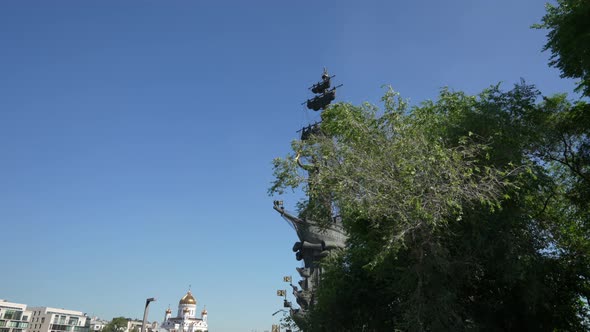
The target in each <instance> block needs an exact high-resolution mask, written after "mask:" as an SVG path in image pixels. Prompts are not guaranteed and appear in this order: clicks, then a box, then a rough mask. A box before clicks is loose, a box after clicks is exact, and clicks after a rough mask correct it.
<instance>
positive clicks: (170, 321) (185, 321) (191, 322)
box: [162, 290, 208, 332]
mask: <svg viewBox="0 0 590 332" xmlns="http://www.w3.org/2000/svg"><path fill="white" fill-rule="evenodd" d="M162 328H163V329H166V330H168V331H169V332H207V331H208V328H207V310H206V309H204V308H203V311H201V317H200V318H197V300H196V299H195V297H194V296H193V293H191V291H190V290H189V291H188V292H187V293H186V295H184V296H183V297H182V299H180V301H179V302H178V315H177V316H176V317H172V310H171V309H170V308H168V309H166V315H165V316H164V322H163V323H162Z"/></svg>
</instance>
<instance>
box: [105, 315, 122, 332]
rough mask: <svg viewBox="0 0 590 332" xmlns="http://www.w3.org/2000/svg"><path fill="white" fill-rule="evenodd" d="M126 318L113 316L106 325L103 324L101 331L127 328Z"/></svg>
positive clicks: (120, 330) (116, 330) (109, 331)
mask: <svg viewBox="0 0 590 332" xmlns="http://www.w3.org/2000/svg"><path fill="white" fill-rule="evenodd" d="M127 322H128V320H127V318H125V317H115V318H113V319H112V320H111V321H110V322H109V323H108V324H107V325H105V326H104V328H103V329H102V332H122V331H125V330H126V329H127Z"/></svg>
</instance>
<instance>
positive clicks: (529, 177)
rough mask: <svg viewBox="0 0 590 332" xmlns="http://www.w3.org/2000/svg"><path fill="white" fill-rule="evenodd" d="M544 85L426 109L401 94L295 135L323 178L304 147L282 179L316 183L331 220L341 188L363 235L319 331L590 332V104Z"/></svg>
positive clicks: (336, 273)
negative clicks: (317, 131) (545, 92)
mask: <svg viewBox="0 0 590 332" xmlns="http://www.w3.org/2000/svg"><path fill="white" fill-rule="evenodd" d="M539 95H540V94H539V92H538V91H537V90H536V89H534V87H532V86H529V85H526V84H524V82H523V83H521V84H519V85H517V86H515V88H514V89H512V90H510V91H506V92H505V91H501V90H500V88H499V87H498V86H495V87H491V88H490V89H487V90H485V91H483V92H482V93H481V94H479V95H477V96H469V95H466V94H464V93H462V92H452V91H450V90H448V89H444V90H442V91H441V94H440V96H439V98H438V100H437V101H428V102H425V103H423V104H422V105H420V106H417V107H413V108H410V107H409V106H408V105H407V104H406V103H405V102H404V101H403V100H402V99H401V98H399V96H398V95H397V94H395V93H393V92H391V91H390V92H388V93H387V94H386V95H385V97H384V104H385V109H384V111H383V112H380V111H379V110H378V109H377V108H376V107H374V106H371V105H362V106H359V107H357V106H353V105H349V104H338V105H334V106H333V107H331V108H329V109H328V110H326V111H324V113H323V115H322V120H323V121H322V124H321V129H322V134H321V135H317V136H315V137H313V138H312V139H311V140H307V141H304V142H301V141H295V142H294V143H293V148H294V155H297V156H298V157H299V159H303V160H304V161H307V162H308V163H309V166H308V168H309V167H313V169H314V176H312V177H306V176H305V175H306V174H305V172H300V171H298V169H297V162H296V160H295V159H296V158H295V157H294V155H291V156H288V157H287V158H284V159H277V160H275V176H276V181H275V182H274V183H273V187H272V188H271V191H272V192H277V193H280V192H281V191H282V190H284V189H286V188H292V187H301V188H302V189H303V190H304V192H305V193H306V194H307V196H308V198H309V199H308V200H307V201H306V202H303V203H302V204H300V211H301V213H304V214H306V215H307V216H308V217H309V216H310V215H311V216H313V217H315V218H316V219H317V218H326V215H327V214H328V213H326V211H325V210H326V209H329V208H328V207H323V208H322V207H320V208H318V207H317V206H311V208H310V205H313V203H312V204H310V202H314V197H316V198H317V197H330V199H331V200H332V201H333V203H334V205H335V206H336V209H337V210H338V213H339V214H340V215H341V217H342V219H343V222H344V225H345V227H346V230H347V232H348V234H349V237H350V238H349V241H348V243H347V248H346V250H344V251H343V252H341V253H340V254H338V255H334V256H332V257H329V258H327V259H326V260H325V261H324V262H323V264H324V267H325V273H324V274H323V279H322V287H321V288H320V290H319V294H318V301H317V304H316V306H315V307H314V309H313V310H312V312H311V314H310V316H309V320H308V322H307V323H308V325H307V326H303V330H304V331H334V330H338V331H356V330H363V331H393V330H395V329H400V330H404V331H438V330H453V331H462V330H486V331H496V330H497V331H511V330H512V331H516V330H519V331H520V330H530V331H533V330H534V331H554V330H568V331H582V330H585V329H588V328H589V326H587V324H588V296H587V295H588V290H589V285H590V278H589V276H590V275H589V274H588V267H589V266H590V264H588V263H590V262H589V261H588V257H589V256H590V255H589V251H588V248H589V247H590V240H589V239H590V233H589V232H588V228H589V226H588V225H590V222H589V220H588V208H587V204H588V201H589V199H588V198H590V197H589V196H588V194H587V193H588V192H590V190H588V188H590V186H589V185H588V183H587V175H588V171H589V168H588V167H589V166H588V165H590V163H589V162H588V161H589V160H590V158H588V155H590V154H589V153H588V151H589V150H590V149H589V148H588V147H589V146H590V145H589V144H588V137H590V135H589V134H590V133H588V132H587V130H588V129H587V128H590V126H587V125H585V124H587V122H585V121H588V119H587V118H586V117H587V116H586V115H585V114H590V112H584V110H586V109H587V107H588V106H587V105H586V104H584V103H581V102H579V103H576V104H570V103H569V102H567V100H566V99H565V97H564V96H555V97H551V98H545V99H544V100H543V101H542V102H540V103H539V102H538V100H539ZM563 135H566V137H567V138H566V140H565V143H564V141H563ZM564 153H565V155H564ZM322 209H323V210H324V211H322ZM325 222H329V218H326V221H325Z"/></svg>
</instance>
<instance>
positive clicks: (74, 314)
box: [0, 307, 90, 332]
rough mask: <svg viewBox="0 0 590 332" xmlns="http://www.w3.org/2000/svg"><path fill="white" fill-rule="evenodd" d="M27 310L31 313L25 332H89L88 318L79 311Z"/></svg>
mask: <svg viewBox="0 0 590 332" xmlns="http://www.w3.org/2000/svg"><path fill="white" fill-rule="evenodd" d="M28 310H29V311H30V312H31V317H30V321H29V329H28V331H27V332H88V330H89V329H88V327H87V325H86V320H90V318H89V317H87V316H86V314H85V313H83V312H81V311H74V310H66V309H57V308H50V307H30V308H29V309H28ZM88 323H90V322H88ZM0 332H2V331H0Z"/></svg>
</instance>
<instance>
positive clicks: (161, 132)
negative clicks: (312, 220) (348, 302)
mask: <svg viewBox="0 0 590 332" xmlns="http://www.w3.org/2000/svg"><path fill="white" fill-rule="evenodd" d="M543 3H544V1H541V0H526V1H525V0H519V1H514V0H497V1H472V0H463V1H321V2H320V1H277V0H273V1H141V2H140V1H36V2H34V1H3V2H2V3H1V4H0V153H1V157H0V241H1V242H0V251H1V252H2V260H1V262H0V298H5V299H8V300H11V301H14V302H21V303H27V304H31V305H45V306H54V307H63V308H69V309H77V310H81V311H84V312H87V313H89V314H91V315H98V316H100V317H103V318H107V319H110V318H112V317H113V316H120V315H122V316H129V317H141V315H142V309H143V302H144V300H145V298H147V297H151V296H155V297H157V298H158V302H156V303H155V304H154V305H153V307H152V310H151V315H150V319H151V320H153V319H156V320H158V321H161V320H162V317H163V315H164V310H165V309H166V307H167V306H168V304H170V305H171V306H172V308H173V309H174V310H175V309H176V305H177V303H178V300H179V299H180V297H181V296H182V295H183V294H184V293H185V292H186V290H187V287H188V285H189V284H191V285H192V289H193V292H194V294H195V296H196V298H197V300H198V302H199V310H200V309H201V308H202V305H203V304H206V305H207V309H208V311H209V315H210V317H209V321H210V326H211V330H212V331H216V332H233V331H251V330H254V329H258V330H259V331H262V330H264V329H270V325H271V324H272V323H273V317H271V314H272V313H273V312H274V311H276V310H278V309H280V308H281V300H280V298H278V297H276V295H275V290H276V289H278V288H282V287H283V283H282V276H283V275H288V274H292V275H294V276H295V275H296V272H295V270H294V268H295V267H296V266H298V262H297V261H296V260H295V258H294V254H293V253H292V252H291V246H292V244H293V242H294V241H295V240H296V237H295V235H294V234H293V233H292V231H291V229H290V228H289V227H288V226H287V225H286V224H285V223H284V222H283V221H282V219H281V218H280V217H279V216H278V215H277V214H276V213H275V212H274V211H273V210H272V200H273V198H271V197H268V196H267V194H266V190H267V188H268V186H269V183H270V181H271V179H272V174H271V173H272V170H271V160H272V159H273V158H274V157H276V156H283V155H285V154H286V153H287V152H288V150H289V142H290V141H291V139H293V138H295V137H296V135H297V134H296V133H295V131H296V130H298V129H299V128H300V127H301V126H302V125H304V124H306V123H308V122H310V121H313V120H314V119H316V118H317V116H318V114H317V113H313V112H310V111H306V110H305V109H304V108H303V107H302V106H301V105H300V103H301V102H303V101H304V100H305V99H306V98H307V97H308V96H309V95H308V91H307V87H308V86H309V85H311V83H313V82H314V81H316V80H317V79H319V76H320V74H321V70H322V68H323V67H324V66H327V67H328V69H329V70H330V71H331V72H332V73H334V74H336V75H337V76H336V80H337V81H338V82H340V83H343V84H344V87H342V88H341V89H340V90H339V95H338V97H337V100H339V101H349V102H352V103H360V102H363V101H370V102H378V100H379V97H380V96H381V94H382V92H383V89H382V88H381V86H382V85H383V84H391V85H393V86H394V88H396V90H398V91H400V92H401V93H402V95H403V96H404V97H406V98H409V99H410V100H411V101H412V102H414V103H418V102H420V101H422V100H424V99H427V98H434V97H435V96H436V94H437V92H438V90H439V88H440V87H443V86H450V87H452V88H453V89H456V90H466V91H468V92H470V93H475V92H478V91H480V90H481V89H483V88H485V87H487V86H489V85H491V84H494V83H497V82H500V81H503V82H505V86H506V87H507V88H508V87H510V86H511V85H512V84H513V83H515V82H517V81H518V80H519V79H520V78H521V77H523V78H525V79H526V80H527V81H529V82H530V83H534V84H537V85H538V86H539V87H540V89H541V90H542V91H543V92H544V93H546V94H552V93H556V92H570V91H572V88H573V83H572V82H571V81H567V80H562V79H560V78H559V73H558V72H557V71H556V70H555V69H551V68H548V67H547V64H546V63H547V58H548V54H547V53H541V48H542V45H543V44H544V41H545V32H544V31H538V30H531V29H529V26H530V25H531V24H533V23H535V22H538V21H539V19H540V17H541V16H542V15H543V13H544V7H543ZM285 199H286V204H287V206H288V207H292V206H293V204H294V201H293V197H286V198H285Z"/></svg>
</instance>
